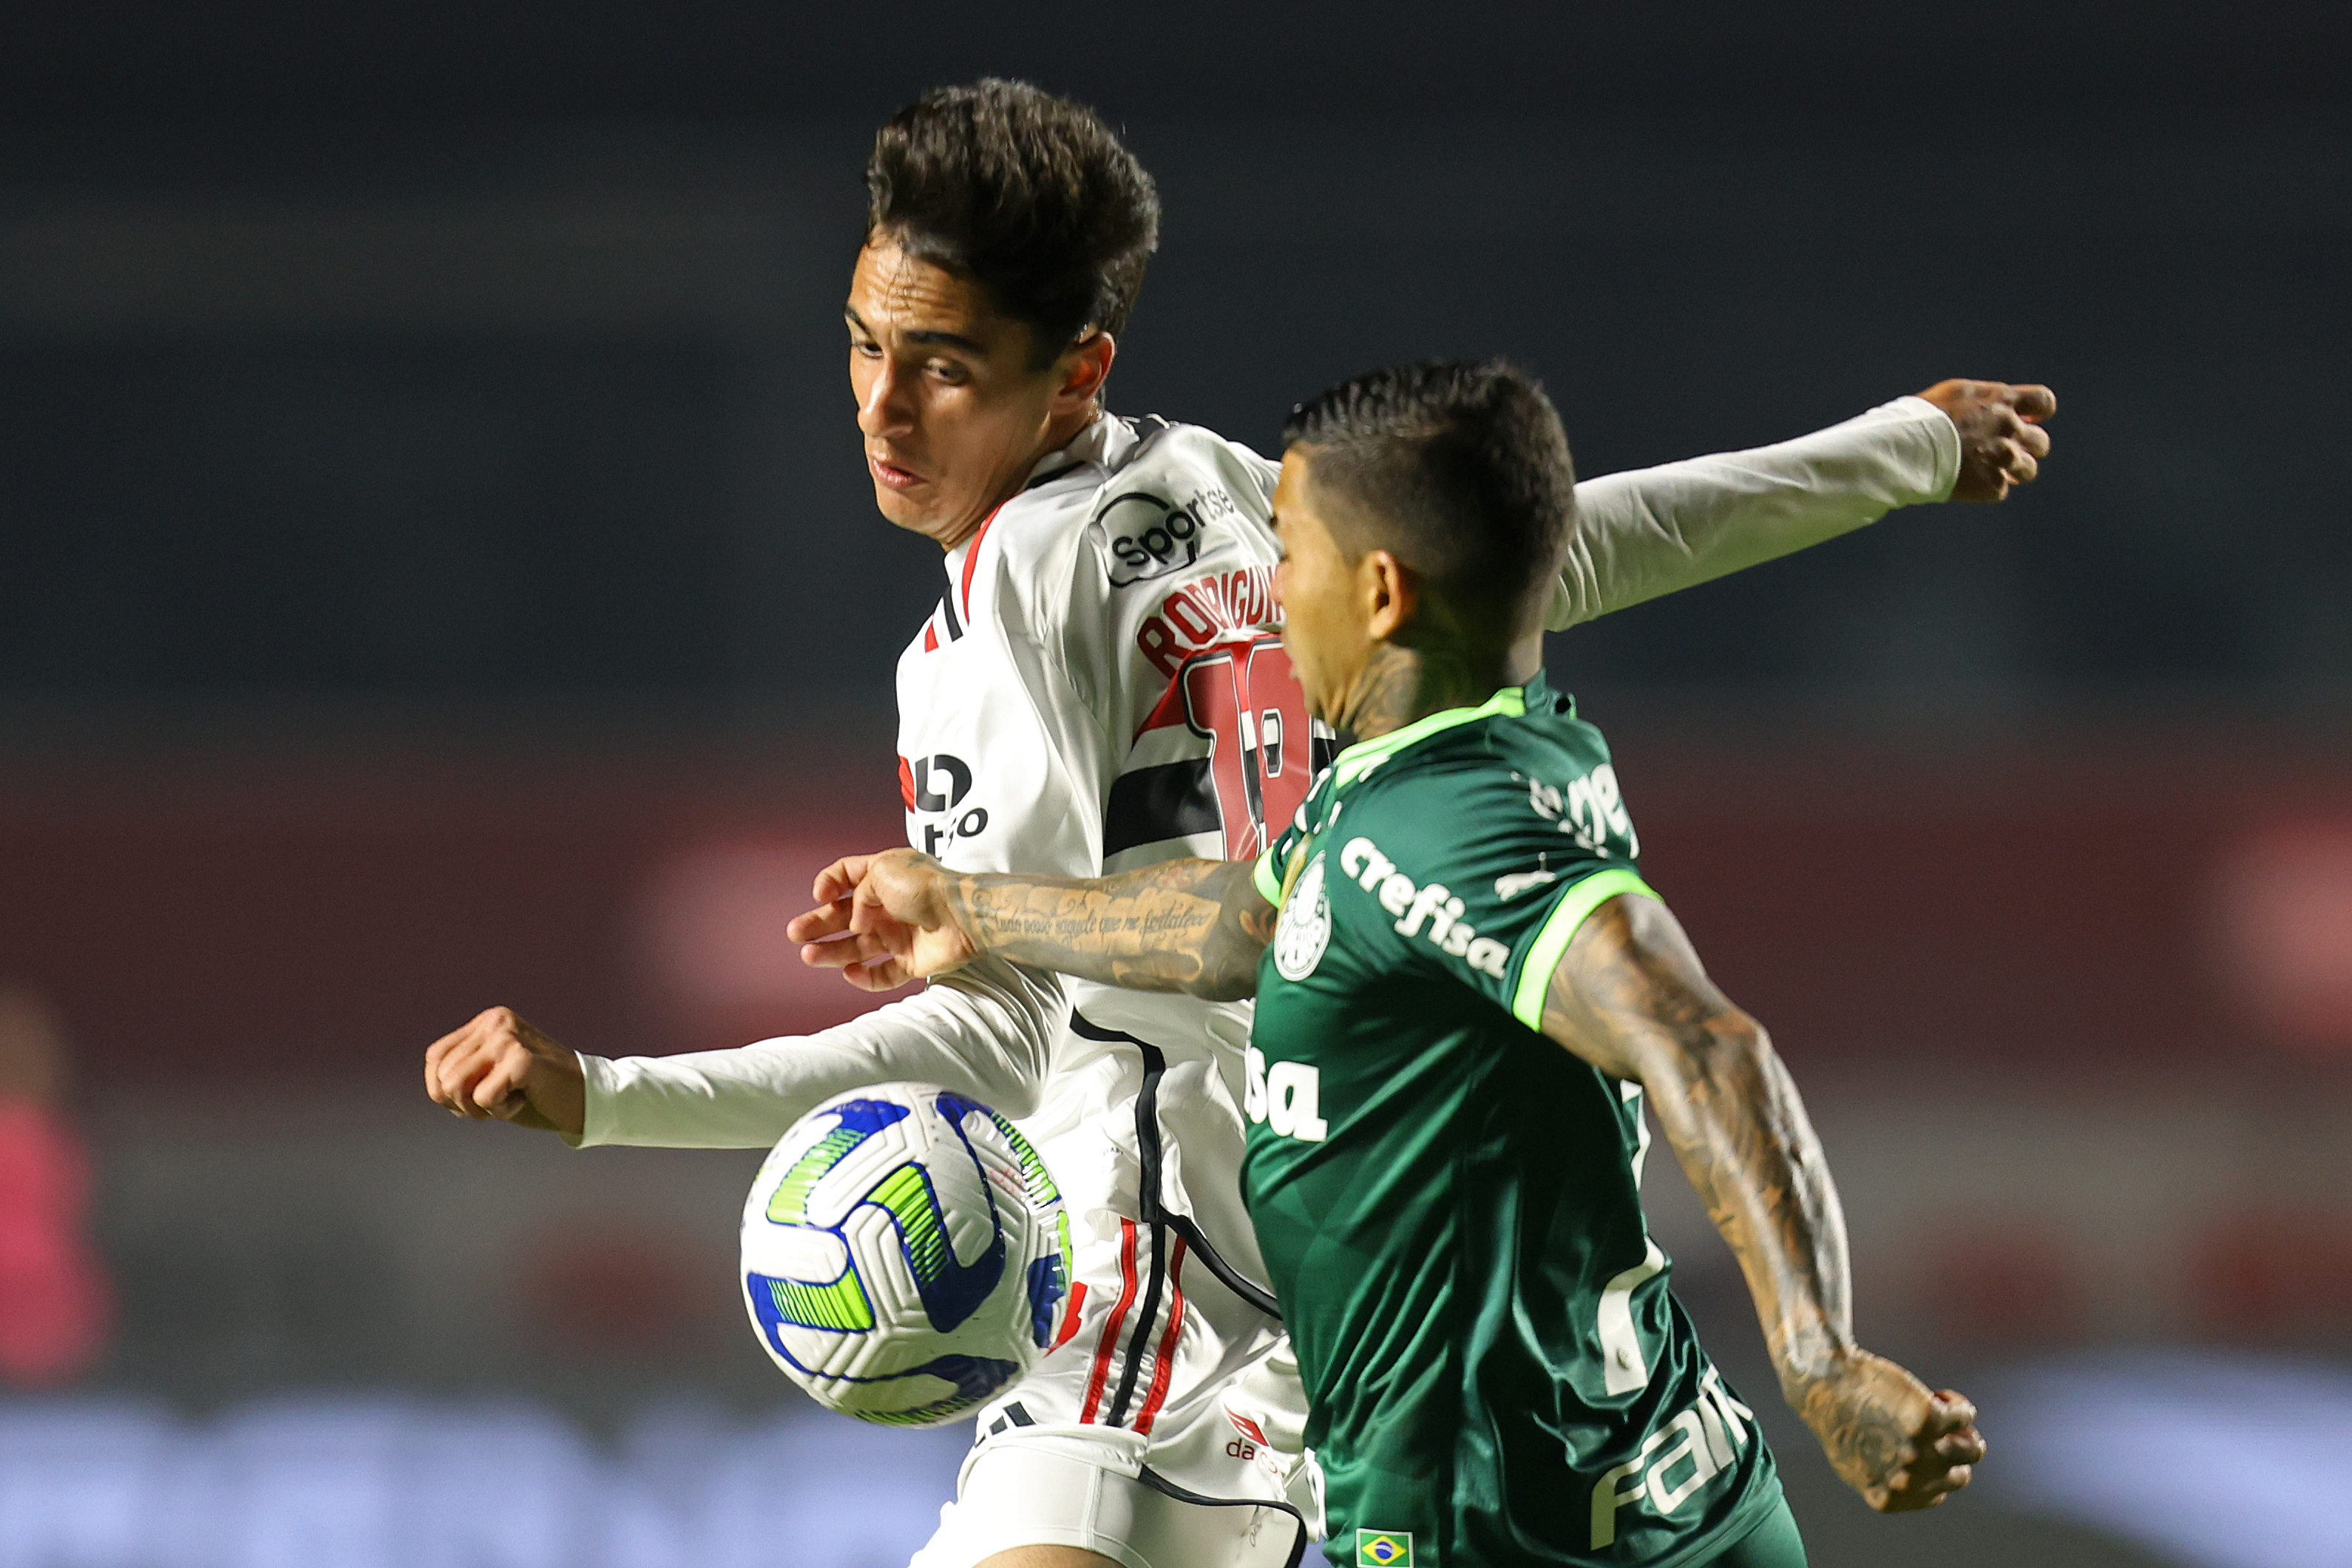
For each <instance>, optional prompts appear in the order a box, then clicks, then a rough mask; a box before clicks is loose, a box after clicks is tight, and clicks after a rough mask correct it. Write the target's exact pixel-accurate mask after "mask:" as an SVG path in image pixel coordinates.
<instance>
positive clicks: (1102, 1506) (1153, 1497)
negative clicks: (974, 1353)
mask: <svg viewBox="0 0 2352 1568" xmlns="http://www.w3.org/2000/svg"><path fill="white" fill-rule="evenodd" d="M1147 1447H1148V1448H1149V1450H1150V1458H1149V1460H1148V1462H1149V1464H1150V1468H1151V1471H1152V1473H1153V1474H1154V1475H1156V1476H1159V1477H1160V1478H1161V1479H1164V1480H1166V1481H1168V1482H1170V1483H1171V1484H1172V1485H1173V1486H1175V1487H1176V1488H1178V1489H1180V1490H1184V1491H1187V1492H1191V1493H1192V1494H1194V1495H1195V1496H1198V1497H1202V1498H1221V1499H1229V1500H1232V1502H1230V1503H1228V1504H1225V1505H1222V1506H1221V1505H1214V1504H1210V1503H1202V1502H1186V1501H1182V1500H1179V1499H1177V1498H1173V1497H1171V1496H1169V1495H1168V1494H1167V1493H1165V1492H1163V1491H1160V1490H1158V1489H1156V1488H1154V1487H1153V1486H1151V1485H1150V1483H1149V1482H1147V1481H1145V1480H1144V1479H1142V1475H1141V1471H1142V1467H1143V1465H1144V1464H1145V1463H1146V1462H1147V1460H1146V1458H1145V1450H1146V1448H1147ZM1257 1459H1258V1454H1257V1452H1256V1451H1255V1448H1254V1447H1253V1445H1251V1444H1250V1443H1248V1442H1247V1441H1246V1440H1245V1439H1244V1438H1242V1437H1241V1436H1240V1434H1239V1433H1237V1432H1236V1431H1235V1430H1234V1428H1233V1427H1232V1425H1231V1424H1230V1422H1228V1421H1226V1420H1224V1419H1223V1418H1222V1416H1219V1418H1217V1419H1214V1420H1211V1419H1206V1418H1204V1419H1202V1420H1199V1421H1196V1422H1194V1423H1192V1429H1191V1430H1188V1431H1186V1432H1184V1433H1182V1434H1181V1435H1176V1436H1173V1437H1166V1436H1163V1437H1161V1438H1160V1440H1157V1441H1152V1442H1150V1443H1149V1444H1148V1445H1147V1443H1146V1442H1145V1440H1144V1439H1142V1438H1140V1437H1138V1436H1137V1435H1136V1434H1135V1433H1132V1432H1127V1431H1121V1430H1119V1429H1118V1428H1115V1427H1066V1426H1056V1427H1043V1426H1032V1427H1016V1428H1013V1429H1010V1430H1007V1431H1004V1432H1001V1433H995V1434H992V1435H990V1436H988V1437H983V1438H982V1441H981V1443H980V1445H979V1446H978V1447H976V1448H973V1449H972V1451H971V1457H970V1458H966V1459H965V1460H964V1465H963V1472H962V1474H961V1475H960V1476H959V1477H958V1478H957V1481H956V1500H955V1501H953V1502H951V1503H949V1504H948V1505H947V1506H946V1507H944V1508H942V1509H940V1528H939V1532H938V1533H937V1534H935V1535H933V1536H932V1537H931V1539H930V1542H929V1544H928V1545H926V1546H925V1547H924V1548H923V1549H922V1550H921V1551H920V1552H917V1553H915V1557H914V1562H913V1563H911V1564H910V1568H974V1564H976V1563H983V1562H985V1561H987V1560H988V1559H989V1558H991V1557H992V1556H994V1555H995V1554H996V1553H998V1552H1008V1551H1011V1550H1013V1548H1015V1547H1020V1546H1076V1547H1080V1548H1082V1549H1084V1550H1086V1551H1088V1552H1097V1553H1099V1554H1100V1555H1102V1556H1104V1557H1108V1558H1109V1559H1110V1560H1111V1561H1112V1562H1114V1563H1121V1564H1123V1565H1124V1568H1283V1565H1284V1564H1285V1563H1288V1562H1289V1561H1290V1558H1291V1552H1292V1550H1293V1548H1294V1546H1295V1545H1296V1544H1297V1539H1298V1532H1299V1528H1300V1526H1299V1521H1298V1518H1297V1515H1296V1514H1293V1513H1291V1512H1289V1511H1286V1510H1285V1509H1283V1508H1282V1507H1280V1506H1277V1505H1276V1502H1275V1501H1274V1499H1275V1498H1276V1497H1278V1496H1279V1495H1280V1489H1279V1486H1278V1483H1276V1481H1275V1480H1274V1479H1272V1478H1271V1477H1270V1476H1269V1475H1268V1473H1267V1471H1266V1469H1265V1467H1264V1466H1263V1465H1262V1464H1260V1463H1258V1462H1256V1461H1257ZM1259 1499H1263V1501H1256V1500H1259Z"/></svg>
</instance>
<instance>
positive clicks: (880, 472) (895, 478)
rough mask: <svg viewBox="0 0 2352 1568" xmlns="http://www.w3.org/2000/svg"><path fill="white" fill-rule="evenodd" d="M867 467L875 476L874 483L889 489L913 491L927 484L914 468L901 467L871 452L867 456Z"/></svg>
mask: <svg viewBox="0 0 2352 1568" xmlns="http://www.w3.org/2000/svg"><path fill="white" fill-rule="evenodd" d="M866 469H867V471H868V472H869V473H871V474H872V475H873V476H874V482H875V483H876V484H877V485H880V486H884V487H885V488H887V489H891V490H911V489H913V488H914V487H915V486H918V485H920V484H923V483H924V482H925V481H924V479H923V476H921V475H920V474H918V473H916V472H915V471H914V470H913V469H912V468H904V467H901V466H899V465H898V464H896V463H893V462H891V461H890V460H889V459H888V458H887V457H877V456H876V455H874V454H873V453H870V452H869V453H867V454H866Z"/></svg>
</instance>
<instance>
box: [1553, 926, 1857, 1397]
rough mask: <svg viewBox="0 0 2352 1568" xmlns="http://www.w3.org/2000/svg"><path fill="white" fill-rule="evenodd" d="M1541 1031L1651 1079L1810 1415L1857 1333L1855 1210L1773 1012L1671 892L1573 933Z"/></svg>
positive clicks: (1775, 1352)
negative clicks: (1817, 1391) (1710, 972)
mask: <svg viewBox="0 0 2352 1568" xmlns="http://www.w3.org/2000/svg"><path fill="white" fill-rule="evenodd" d="M1544 1032H1545V1033H1546V1034H1548V1035H1549V1036H1550V1037H1551V1038H1552V1039H1553V1040H1557V1041H1559V1043H1560V1044H1562V1045H1565V1046H1567V1047H1568V1049H1569V1050H1570V1051H1574V1052H1575V1053H1576V1054H1578V1055H1579V1056H1581V1057H1583V1058H1584V1059H1585V1060H1586V1061H1591V1062H1592V1063H1593V1064H1594V1065H1595V1066H1597V1067H1599V1068H1601V1070H1602V1071H1606V1072H1610V1073H1613V1074H1615V1075H1616V1076H1618V1077H1620V1078H1630V1079H1636V1080H1638V1081H1640V1082H1642V1083H1643V1086H1644V1087H1645V1088H1646V1090H1647V1091H1648V1093H1647V1094H1646V1096H1645V1097H1646V1099H1647V1100H1648V1102H1649V1105H1650V1108H1651V1110H1652V1112H1653V1113H1654V1114H1655V1115H1656V1116H1657V1118H1658V1122H1659V1124H1660V1126H1661V1128H1662V1129H1663V1130H1664V1134H1665V1136H1666V1139H1667V1141H1668V1142H1669V1143H1670V1144H1671V1145H1673V1147H1674V1151H1675V1157H1676V1159H1678V1160H1679V1161H1680V1162H1681V1164H1682V1167H1683V1170H1684V1172H1685V1175H1687V1176H1689V1177H1690V1181H1691V1185H1692V1186H1695V1187H1696V1188H1697V1189H1698V1193H1699V1196H1700V1197H1702V1198H1703V1199H1705V1200H1706V1207H1707V1213H1708V1214H1709V1215H1710V1216H1711V1217H1712V1218H1714V1220H1715V1224H1716V1228H1717V1229H1718V1230H1720V1231H1721V1232H1722V1233H1723V1237H1724V1239H1725V1240H1726V1241H1727V1242H1729V1243H1730V1246H1731V1249H1732V1252H1733V1253H1734V1254H1735V1255H1736V1256H1737V1257H1738V1260H1739V1266H1740V1270H1741V1271H1742V1272H1743V1273H1744V1274H1745V1275H1746V1276H1747V1280H1748V1293H1749V1294H1750V1295H1751V1296H1752V1297H1753V1298H1754V1299H1755V1303H1756V1313H1757V1317H1758V1319H1759V1322H1761V1323H1762V1324H1763V1328H1764V1333H1765V1337H1766V1339H1767V1340H1768V1341H1769V1343H1770V1345H1771V1350H1772V1360H1773V1364H1774V1366H1775V1367H1776V1368H1777V1369H1778V1370H1779V1372H1780V1382H1781V1387H1782V1390H1783V1392H1785V1393H1786V1394H1787V1395H1788V1396H1789V1399H1790V1403H1791V1404H1793V1405H1796V1406H1798V1408H1799V1410H1800V1413H1802V1414H1806V1415H1808V1416H1809V1418H1810V1416H1811V1412H1810V1411H1807V1410H1806V1408H1805V1401H1806V1399H1807V1398H1808V1396H1809V1391H1810V1390H1811V1387H1812V1386H1813V1385H1814V1383H1815V1380H1817V1379H1819V1378H1820V1377H1822V1375H1825V1374H1826V1373H1827V1372H1829V1371H1830V1370H1832V1367H1833V1366H1834V1365H1835V1364H1836V1363H1837V1362H1838V1360H1839V1359H1840V1358H1841V1357H1842V1356H1843V1355H1845V1354H1848V1353H1850V1352H1852V1351H1853V1286H1852V1281H1851V1275H1850V1272H1849V1269H1848V1262H1847V1256H1846V1235H1845V1217H1844V1213H1843V1209H1842V1208H1841V1207H1840V1206H1839V1203H1838V1195H1837V1187H1836V1185H1835V1184H1834V1183H1833V1182H1832V1180H1831V1179H1830V1173H1829V1166H1828V1165H1827V1163H1826V1161H1825V1160H1824V1158H1823V1156H1822V1146H1821V1141H1820V1139H1819V1138H1818V1137H1816V1136H1815V1135H1814V1133H1813V1127H1812V1123H1811V1120H1810V1119H1808V1117H1807V1116H1806V1114H1805V1107H1804V1103H1803V1102H1802V1101H1801V1099H1799V1097H1798V1094H1797V1086H1796V1084H1795V1083H1794V1082H1791V1081H1790V1077H1789V1073H1788V1070H1787V1069H1786V1068H1784V1067H1783V1066H1781V1064H1780V1057H1779V1056H1778V1055H1776V1054H1775V1053H1774V1051H1773V1050H1772V1045H1771V1041H1770V1040H1769V1039H1767V1038H1766V1036H1765V1033H1764V1030H1762V1028H1761V1027H1760V1026H1759V1025H1758V1024H1757V1022H1756V1021H1755V1019H1751V1018H1749V1017H1748V1015H1747V1014H1745V1013H1743V1012H1741V1011H1739V1010H1738V1009H1737V1008H1735V1007H1733V1006H1732V1005H1731V1003H1730V1002H1729V1001H1728V1000H1727V999H1726V998H1725V997H1724V996H1723V994H1722V993H1721V992H1720V991H1718V990H1717V989H1716V988H1715V986H1714V984H1713V982H1711V981H1709V980H1708V979H1707V977H1706V971H1705V970H1704V969H1702V968H1701V967H1699V962H1698V957H1697V955H1696V954H1695V953H1693V952H1692V951H1691V948H1690V944H1689V940H1688V939H1687V938H1686V937H1685V936H1684V935H1683V932H1682V928H1681V926H1680V925H1676V924H1675V919H1674V917H1673V916H1672V915H1669V914H1667V913H1666V911H1665V909H1664V906H1663V905H1661V904H1656V903H1654V901H1652V900H1649V899H1643V898H1620V899H1617V900H1614V901H1612V903H1610V904H1603V905H1601V908H1600V909H1598V910H1596V911H1595V912H1594V914H1593V915H1592V917H1591V919H1589V920H1588V921H1587V922H1586V923H1585V927H1584V929H1583V930H1581V931H1580V932H1578V933H1577V936H1576V939H1575V940H1574V941H1573V942H1571V943H1570V944H1569V950H1568V952H1567V953H1566V954H1565V955H1563V956H1562V957H1561V960H1560V964H1559V969H1558V970H1557V971H1555V973H1554V974H1553V977H1552V981H1551V988H1550V992H1549V995H1548V996H1547V998H1546V999H1545V1006H1544ZM1816 1429H1817V1430H1818V1424H1817V1427H1816ZM1852 1436H1853V1438H1855V1439H1856V1440H1859V1441H1863V1442H1867V1441H1869V1435H1866V1434H1861V1433H1856V1434H1853V1435H1852ZM1823 1440H1824V1442H1825V1443H1827V1442H1828V1441H1829V1438H1828V1437H1827V1435H1826V1434H1824V1437H1823Z"/></svg>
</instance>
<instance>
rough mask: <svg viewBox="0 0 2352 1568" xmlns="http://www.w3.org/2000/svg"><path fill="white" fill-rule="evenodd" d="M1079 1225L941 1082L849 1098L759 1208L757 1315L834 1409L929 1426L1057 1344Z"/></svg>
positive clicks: (747, 1210) (792, 1157)
mask: <svg viewBox="0 0 2352 1568" xmlns="http://www.w3.org/2000/svg"><path fill="white" fill-rule="evenodd" d="M1069 1282H1070V1226H1069V1218H1068V1217H1067V1216H1066V1214H1065V1213H1064V1212H1063V1208H1062V1195H1061V1194H1060V1192H1059V1191H1057V1190H1056V1189H1055V1186H1054V1180H1053V1177H1052V1176H1048V1175H1047V1174H1046V1172H1045V1161H1043V1160H1041V1159H1039V1158H1038V1157H1037V1152H1036V1150H1034V1149H1033V1148H1031V1147H1030V1146H1029V1142H1028V1140H1027V1139H1025V1138H1024V1137H1023V1136H1022V1135H1021V1134H1019V1133H1017V1132H1015V1131H1013V1124H1012V1123H1011V1122H1009V1121H1007V1120H1006V1119H1005V1118H1003V1116H1000V1115H998V1114H997V1113H995V1112H993V1111H992V1110H990V1109H989V1108H988V1107H987V1106H985V1105H982V1104H981V1103H978V1102H977V1101H974V1100H971V1099H968V1098H966V1097H965V1096H963V1095H961V1094H955V1093H950V1092H948V1091H947V1090H944V1089H940V1088H939V1087H937V1086H936V1085H933V1084H928V1083H881V1084H877V1085H875V1086H874V1087H873V1088H870V1089H860V1090H856V1091H855V1092H851V1093H847V1094H841V1095H836V1096H835V1097H834V1098H833V1099H831V1100H828V1101H826V1102H825V1103H824V1104H822V1105H820V1106H818V1107H817V1108H816V1109H815V1110H814V1111H811V1112H810V1113H808V1114H807V1115H805V1116H803V1117H802V1118H801V1119H800V1120H799V1121H798V1122H796V1123H794V1124H793V1128H792V1131H790V1132H788V1133H786V1134H784V1136H783V1138H782V1141H780V1142H779V1143H778V1144H777V1145H776V1146H775V1149H774V1151H773V1152H772V1153H771V1154H770V1155H768V1158H767V1162H766V1163H765V1164H764V1165H762V1166H761V1167H760V1176H759V1179H758V1180H757V1181H755V1182H753V1183H752V1184H751V1197H750V1199H749V1200H748V1201H747V1202H746V1203H745V1204H744V1206H743V1303H744V1306H745V1307H746V1308H747V1309H748V1310H749V1311H750V1312H751V1322H752V1325H753V1326H754V1327H755V1328H756V1329H757V1330H758V1331H759V1334H760V1343H761V1345H762V1346H763V1347H764V1348H765V1349H766V1350H767V1353H768V1354H769V1356H770V1357H771V1358H772V1359H773V1360H774V1362H775V1364H777V1365H778V1366H779V1367H781V1368H782V1369H783V1373H784V1375H785V1376H787V1377H789V1378H791V1379H792V1380H793V1382H794V1383H797V1384H799V1385H801V1386H802V1387H803V1388H805V1389H807V1390H808V1392H809V1394H810V1396H812V1397H814V1399H815V1400H816V1401H817V1403H818V1404H820V1405H823V1406H826V1407H828V1408H830V1409H834V1410H839V1411H841V1412H843V1413H844V1414H845V1415H850V1416H857V1417H858V1418H859V1419H861V1420H866V1421H882V1422H887V1423H891V1424H893V1425H898V1426H907V1427H929V1426H936V1425H938V1424H939V1423H940V1422H943V1421H950V1420H953V1419H954V1418H955V1417H956V1416H960V1415H962V1414H964V1413H966V1412H968V1411H970V1410H971V1409H973V1408H975V1407H976V1406H980V1405H982V1404H983V1403H984V1402H986V1401H987V1400H988V1399H989V1398H991V1397H992V1396H994V1395H995V1394H997V1393H998V1392H999V1391H1000V1390H1002V1389H1003V1388H1005V1387H1007V1386H1009V1385H1011V1384H1013V1382H1014V1381H1015V1380H1016V1379H1018V1378H1019V1377H1020V1376H1021V1375H1023V1374H1024V1373H1025V1372H1027V1371H1028V1370H1029V1369H1030V1368H1031V1367H1032V1366H1034V1365H1035V1364H1036V1363H1037V1359H1038V1357H1039V1356H1041V1355H1043V1354H1045V1348H1046V1346H1048V1345H1049V1344H1051V1343H1053V1335H1054V1331H1055V1326H1056V1324H1057V1322H1058V1321H1059V1317H1060V1312H1061V1309H1062V1305H1063V1302H1064V1301H1065V1298H1066V1296H1067V1294H1068V1291H1069Z"/></svg>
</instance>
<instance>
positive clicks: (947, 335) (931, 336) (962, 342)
mask: <svg viewBox="0 0 2352 1568" xmlns="http://www.w3.org/2000/svg"><path fill="white" fill-rule="evenodd" d="M841 314H842V319H845V320H846V321H847V322H848V323H849V324H850V325H851V326H853V327H855V328H856V329H858V330H859V331H861V332H863V333H865V334H866V336H867V337H869V338H874V337H879V336H880V334H879V333H877V332H876V331H875V330H874V329H873V328H871V327H868V326H867V325H866V322H865V320H864V319H862V318H861V317H859V315H858V314H857V312H856V311H855V310H852V309H850V308H848V307H847V306H844V307H842V311H841ZM899 336H900V337H902V338H904V339H906V340H908V342H910V343H920V344H923V345H925V346H926V347H931V346H937V347H940V348H945V349H961V350H963V351H964V352H965V353H968V354H981V355H985V354H986V353H987V352H988V347H987V345H986V344H984V343H981V342H979V341H977V340H973V339H971V338H967V337H965V336H964V335H963V334H962V333H961V332H939V331H929V330H912V331H907V332H901V333H900V334H899Z"/></svg>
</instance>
